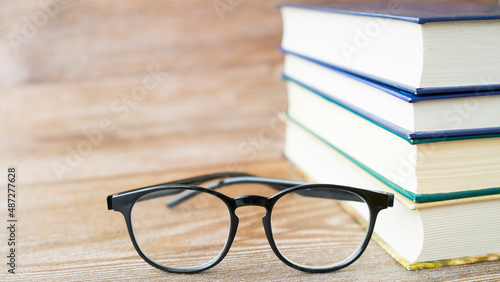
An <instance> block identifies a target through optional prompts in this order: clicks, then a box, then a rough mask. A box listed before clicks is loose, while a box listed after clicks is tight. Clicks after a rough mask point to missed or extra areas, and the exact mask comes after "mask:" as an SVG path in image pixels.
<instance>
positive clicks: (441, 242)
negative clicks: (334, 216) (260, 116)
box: [285, 121, 500, 270]
mask: <svg viewBox="0 0 500 282" xmlns="http://www.w3.org/2000/svg"><path fill="white" fill-rule="evenodd" d="M285 155H286V157H287V158H288V159H289V160H290V161H291V162H292V163H293V164H295V165H296V166H297V167H298V168H299V169H300V171H302V172H303V173H304V174H305V175H306V176H307V177H308V178H310V180H313V181H316V182H320V183H335V184H340V185H347V186H353V187H359V188H363V189H368V190H384V191H390V192H392V193H394V195H395V201H394V207H393V208H391V209H388V210H384V211H383V212H381V213H380V214H379V216H378V218H377V223H376V225H375V231H374V232H375V235H374V238H375V240H376V241H377V242H378V243H379V244H381V246H382V247H383V248H384V249H385V250H386V251H388V253H389V254H390V255H391V256H393V257H394V258H395V259H396V260H397V261H398V262H400V263H401V264H402V265H404V266H405V267H406V268H407V269H410V270H414V269H421V268H432V267H439V266H446V265H457V264H464V263H472V262H479V261H486V260H498V259H500V236H498V234H499V232H500V224H498V223H499V222H500V195H499V194H495V195H489V196H480V197H469V198H464V199H460V200H447V201H438V202H430V203H420V204H419V203H414V202H411V201H409V200H408V199H406V198H405V197H404V196H402V195H401V194H399V193H398V192H397V191H394V190H392V189H391V188H390V187H389V186H387V185H385V184H384V183H382V182H380V181H379V180H378V179H376V178H375V177H373V176H372V175H370V174H369V173H366V171H364V170H362V169H360V168H359V167H358V166H357V165H356V164H355V163H353V162H352V161H351V160H350V159H348V158H346V157H345V156H344V155H342V154H340V153H339V152H338V151H337V150H335V149H334V147H332V146H331V145H330V144H328V143H326V142H325V141H324V140H321V139H319V138H317V137H316V136H314V135H312V134H311V133H310V132H308V131H306V130H305V129H304V128H302V127H300V126H298V125H297V124H295V123H294V122H293V121H287V130H286V143H285ZM350 212H354V214H356V216H357V217H358V218H360V219H361V221H363V219H364V220H366V217H367V215H366V214H362V213H361V214H360V213H359V211H357V210H356V209H355V207H354V206H353V207H351V209H350Z"/></svg>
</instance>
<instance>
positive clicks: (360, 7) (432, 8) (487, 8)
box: [279, 1, 500, 24]
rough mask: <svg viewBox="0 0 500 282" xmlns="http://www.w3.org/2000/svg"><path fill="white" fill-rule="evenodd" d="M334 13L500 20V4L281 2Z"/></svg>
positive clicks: (417, 19)
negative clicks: (311, 3) (313, 3)
mask: <svg viewBox="0 0 500 282" xmlns="http://www.w3.org/2000/svg"><path fill="white" fill-rule="evenodd" d="M284 6H291V7H299V8H302V9H311V10H320V11H325V12H331V13H340V14H349V15H360V16H369V17H380V18H389V19H396V20H403V21H409V22H414V23H418V24H424V23H430V22H449V21H470V20H491V19H500V6H498V5H487V4H479V3H464V2H460V3H422V2H420V3H418V2H417V3H405V2H399V1H390V2H373V3H370V2H364V3H355V2H333V3H329V4H318V5H314V6H309V5H300V4H280V5H279V7H284Z"/></svg>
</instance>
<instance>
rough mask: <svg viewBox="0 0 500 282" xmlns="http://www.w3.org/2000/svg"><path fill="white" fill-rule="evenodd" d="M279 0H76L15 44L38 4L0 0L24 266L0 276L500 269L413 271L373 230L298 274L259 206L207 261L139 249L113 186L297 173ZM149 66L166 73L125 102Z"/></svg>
mask: <svg viewBox="0 0 500 282" xmlns="http://www.w3.org/2000/svg"><path fill="white" fill-rule="evenodd" d="M222 1H223V0H222ZM61 2H63V1H61ZM225 2H227V1H225ZM236 2H237V1H233V3H236ZM277 2H278V1H241V2H239V3H240V4H238V5H236V6H235V7H233V8H234V9H232V10H231V11H229V12H227V13H225V14H224V17H223V18H222V19H221V18H220V17H219V16H218V14H217V12H216V11H215V9H214V7H213V3H214V2H213V1H194V0H193V1H180V0H172V1H159V0H146V1H140V2H138V1H117V0H111V1H104V2H103V1H69V2H67V3H66V4H64V5H62V6H61V7H60V10H59V11H58V12H57V13H55V14H54V15H53V16H50V18H49V19H48V21H47V23H46V24H43V25H40V26H38V27H37V31H36V32H35V34H34V35H33V37H30V38H27V39H26V38H25V40H24V41H23V42H22V44H20V45H19V46H17V47H15V48H14V46H13V45H12V42H11V41H10V39H9V37H8V35H9V34H11V32H14V33H19V32H21V30H22V28H23V25H24V24H25V21H26V20H28V21H33V16H35V15H37V13H39V12H41V11H44V10H43V8H42V7H41V6H40V4H39V2H38V1H35V0H30V1H22V2H19V1H2V2H1V3H0V34H1V35H2V37H0V62H1V63H0V97H1V99H2V102H1V103H0V119H1V121H2V122H1V123H0V136H1V137H2V138H1V139H0V155H1V158H0V170H4V171H5V170H6V168H7V167H8V166H11V165H14V166H16V167H17V169H18V172H19V173H18V190H17V191H18V196H19V198H18V209H17V216H18V219H19V222H18V224H19V229H18V233H17V236H18V237H17V238H18V243H19V244H18V253H17V255H18V268H17V270H18V274H17V275H9V276H7V274H6V273H7V272H6V266H5V263H4V262H5V261H4V260H0V262H2V264H1V265H3V266H2V267H1V269H0V271H1V274H0V280H2V281H4V280H9V281H10V280H12V281H38V280H40V281H60V280H71V281H74V280H98V281H99V280H118V279H120V280H139V279H141V280H142V279H148V280H149V279H151V280H160V279H165V280H292V281H294V280H305V279H307V280H325V279H327V280H379V281H380V280H406V281H417V280H453V279H462V280H463V281H475V280H483V279H484V280H488V279H489V280H495V279H496V280H498V279H500V277H499V275H500V274H499V273H500V264H499V263H498V262H488V263H481V264H476V265H465V266H459V267H447V268H441V269H431V270H422V271H414V272H409V271H406V270H405V269H403V267H401V266H400V265H398V264H397V263H396V262H395V261H394V260H393V259H392V258H391V257H390V256H389V255H387V254H386V253H385V252H384V251H383V250H382V249H381V248H379V247H378V246H377V245H376V244H374V243H371V244H370V246H369V247H368V249H367V251H366V253H365V254H364V255H363V256H362V257H361V258H360V259H359V261H357V262H356V263H355V264H353V265H352V266H349V267H348V268H346V269H344V270H342V271H340V272H336V273H331V274H313V275H311V274H306V273H302V272H299V271H296V270H293V269H291V268H290V267H288V266H286V265H284V264H283V263H282V262H281V261H279V260H278V259H277V258H276V257H275V255H274V253H273V252H272V250H271V249H270V248H269V246H268V243H267V240H266V238H265V235H264V231H263V229H262V222H261V218H260V217H261V216H262V215H263V210H262V209H261V208H256V207H245V208H242V209H241V210H238V213H237V214H238V216H239V217H240V226H239V231H238V234H237V235H236V240H235V242H234V243H233V246H232V248H231V251H230V252H229V254H228V255H227V256H226V258H225V259H224V260H223V261H222V262H221V263H220V264H219V265H218V266H217V267H215V268H213V269H211V270H209V271H206V272H203V273H200V274H196V275H172V274H168V273H164V272H161V271H158V270H156V269H154V268H152V267H150V266H149V265H148V264H146V263H145V262H144V261H143V260H142V259H141V258H140V257H139V256H138V255H137V253H136V252H135V250H134V249H133V246H132V244H131V242H130V239H129V238H128V234H127V231H126V228H125V223H124V221H123V218H122V217H121V215H120V214H118V213H115V212H110V211H108V210H107V209H106V203H105V198H106V196H107V195H108V194H112V193H116V192H120V191H123V190H127V189H131V188H135V187H140V186H145V185H148V184H154V183H159V182H164V181H167V180H172V179H178V178H182V177H188V176H193V175H197V174H201V173H208V172H216V171H227V170H240V171H248V172H251V173H255V174H258V175H261V176H269V177H281V178H290V179H300V176H299V175H297V173H296V172H295V171H294V169H293V168H292V167H291V166H290V165H289V163H288V162H287V161H286V160H284V159H283V158H282V156H281V155H282V149H283V142H284V127H283V125H282V124H280V123H279V121H278V120H277V118H276V112H278V111H281V110H283V109H285V108H286V106H287V105H286V92H285V85H284V83H283V82H282V81H281V80H280V72H281V69H282V60H283V59H282V55H281V54H280V53H279V51H278V50H277V47H278V46H279V42H280V40H281V32H282V31H281V19H280V15H279V11H278V10H277V9H276V8H275V4H276V3H277ZM295 2H302V3H306V2H307V3H311V2H324V1H295ZM477 2H490V3H493V2H496V1H486V0H485V1H477ZM47 3H54V2H50V1H47ZM40 19H42V18H40ZM40 19H38V20H40ZM42 20H43V19H42ZM148 69H149V70H148ZM151 69H153V70H156V73H157V74H161V81H160V82H158V83H157V85H156V86H155V87H148V89H147V91H146V92H145V94H144V96H141V97H142V98H141V99H138V100H137V99H136V100H133V99H132V100H131V98H130V97H132V96H131V95H132V94H133V93H134V92H133V91H134V90H137V89H138V88H137V87H145V84H144V80H145V79H148V76H150V75H151ZM153 73H154V71H153ZM149 82H151V81H150V80H149ZM146 86H147V85H146ZM150 86H151V85H150ZM106 122H107V126H104V127H103V126H102V124H103V123H106ZM103 128H105V129H107V130H103ZM89 136H90V137H89ZM75 152H76V153H75ZM61 167H63V169H62V170H61ZM58 169H59V170H58ZM58 171H59V173H58ZM4 173H6V171H5V172H4ZM1 183H6V182H5V181H4V182H1ZM1 185H4V184H1ZM272 192H273V191H272V190H269V189H268V190H265V189H261V188H253V187H251V188H249V189H248V190H245V191H240V190H238V191H236V190H228V191H227V193H228V195H230V196H233V197H234V196H237V195H241V194H245V193H248V194H256V193H257V194H262V195H268V196H269V195H271V194H272ZM1 194H2V195H1V196H0V199H1V201H0V210H1V211H2V212H1V213H0V216H1V217H2V218H3V219H5V218H6V217H7V214H6V208H5V207H6V193H1ZM4 224H5V222H4ZM1 230H2V231H1V232H0V234H1V238H3V239H0V240H2V242H0V246H1V248H0V253H1V256H2V257H4V255H5V254H6V253H7V249H6V248H7V245H6V243H5V241H3V240H6V239H5V238H7V234H6V228H4V227H2V228H1Z"/></svg>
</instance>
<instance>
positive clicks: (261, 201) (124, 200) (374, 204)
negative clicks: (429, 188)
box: [107, 172, 394, 273]
mask: <svg viewBox="0 0 500 282" xmlns="http://www.w3.org/2000/svg"><path fill="white" fill-rule="evenodd" d="M220 178H224V179H223V180H221V181H218V182H214V183H210V184H209V185H208V186H207V187H198V186H197V185H200V184H202V183H205V182H208V181H211V180H215V179H220ZM241 183H254V184H264V185H268V186H271V187H273V188H275V189H278V190H281V191H280V192H278V193H276V194H274V195H273V196H271V197H263V196H257V195H244V196H239V197H236V198H231V197H228V196H226V195H224V194H222V193H220V192H217V191H215V189H217V188H220V187H225V186H228V185H233V184H241ZM315 187H317V188H334V189H336V190H338V191H347V192H348V193H345V194H343V195H336V196H335V198H336V199H348V198H349V195H352V194H354V195H356V196H358V197H359V198H361V199H362V200H363V201H364V202H365V203H366V204H367V206H368V208H369V211H370V220H369V224H368V226H367V232H366V235H365V239H364V241H363V243H362V244H361V245H360V247H359V248H358V249H357V250H356V252H354V253H353V254H352V255H351V256H350V257H349V258H347V259H345V260H344V261H342V262H340V263H338V264H335V265H334V266H331V267H318V268H312V267H305V266H301V265H297V264H294V263H292V262H290V261H289V260H287V259H286V258H285V257H284V256H283V255H282V254H281V252H280V251H279V249H278V247H277V246H276V244H275V241H274V237H273V233H272V227H271V215H272V209H273V207H274V205H275V204H276V202H277V201H278V200H279V199H280V198H281V197H283V196H285V195H287V194H289V193H291V192H297V193H298V194H300V192H301V191H300V190H304V189H311V188H315ZM175 190H189V191H192V192H187V194H184V195H182V194H180V195H178V196H177V197H176V198H174V199H172V201H170V202H168V203H166V206H168V207H173V206H175V205H177V204H180V203H181V202H182V201H184V200H187V199H188V198H190V197H192V196H195V195H196V194H198V193H199V192H203V193H208V194H211V195H213V196H215V197H217V198H219V199H220V200H221V201H223V202H224V203H225V204H226V206H227V208H228V210H229V215H230V228H229V234H228V238H227V241H226V244H225V245H224V248H223V249H222V251H221V252H220V253H219V254H218V256H217V257H215V258H214V259H212V260H211V261H209V262H207V263H205V264H202V265H200V266H198V267H193V268H169V267H165V266H163V265H160V264H157V263H156V262H154V261H153V260H151V259H149V258H148V257H147V256H146V255H145V254H144V253H143V252H142V250H141V248H140V247H139V245H138V243H137V241H136V239H135V235H134V232H133V226H132V220H131V213H132V208H133V206H134V204H135V203H136V202H137V201H138V200H139V199H140V198H141V197H143V196H144V195H147V194H149V193H153V192H155V195H156V196H154V198H156V197H163V196H165V195H171V194H177V193H178V192H177V193H173V192H175ZM160 191H165V193H158V192H160ZM308 191H314V190H308ZM185 193H186V192H185ZM307 193H308V192H305V194H304V195H305V196H312V197H324V196H323V195H320V194H318V193H316V194H314V193H313V194H314V195H313V194H310V195H308V194H307ZM326 197H330V198H331V197H332V196H331V195H327V196H326ZM346 197H347V198H346ZM148 199H150V198H148ZM350 200H356V199H353V198H350ZM357 201H359V199H357ZM393 202H394V195H393V194H392V193H386V192H375V191H369V190H363V189H360V188H354V187H348V186H342V185H334V184H316V183H307V182H299V181H291V180H284V179H275V178H263V177H257V176H253V175H251V174H247V173H239V172H224V173H214V174H207V175H202V176H198V177H192V178H186V179H181V180H177V181H172V182H166V183H161V184H157V185H152V186H147V187H142V188H138V189H134V190H129V191H125V192H121V193H119V194H114V195H109V196H108V197H107V204H108V210H114V211H118V212H120V213H122V214H123V216H124V218H125V222H126V224H127V229H128V233H129V235H130V238H131V240H132V244H133V245H134V248H135V249H136V251H137V253H139V255H140V256H141V257H142V259H144V260H145V261H146V262H147V263H149V264H150V265H152V266H154V267H156V268H158V269H161V270H164V271H167V272H172V273H197V272H200V271H203V270H207V269H209V268H211V267H214V266H215V265H217V264H218V263H219V262H221V261H222V260H223V259H224V257H225V256H226V255H227V253H228V252H229V249H230V247H231V245H232V243H233V241H234V238H235V236H236V232H237V229H238V223H239V218H238V217H237V216H236V209H237V208H239V207H244V206H261V207H264V208H265V209H266V214H265V215H264V217H263V218H262V222H263V225H264V230H265V233H266V237H267V240H268V242H269V245H270V246H271V249H272V250H273V252H274V253H275V255H276V256H277V257H278V258H279V259H280V260H281V261H282V262H283V263H285V264H286V265H288V266H290V267H293V268H295V269H298V270H301V271H305V272H313V273H321V272H332V271H335V270H338V269H341V268H344V267H346V266H348V265H350V264H352V263H353V262H354V261H356V260H357V259H358V258H359V257H360V256H361V255H362V254H363V252H364V251H365V249H366V247H367V246H368V243H369V241H370V238H371V236H372V233H373V229H374V227H375V221H376V219H377V215H378V213H379V212H380V211H381V210H383V209H386V208H388V207H392V205H393Z"/></svg>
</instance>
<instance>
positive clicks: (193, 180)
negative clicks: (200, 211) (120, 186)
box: [126, 172, 253, 202]
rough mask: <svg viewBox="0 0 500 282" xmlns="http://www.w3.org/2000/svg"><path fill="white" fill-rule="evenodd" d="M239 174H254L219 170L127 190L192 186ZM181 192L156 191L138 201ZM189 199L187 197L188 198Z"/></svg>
mask: <svg viewBox="0 0 500 282" xmlns="http://www.w3.org/2000/svg"><path fill="white" fill-rule="evenodd" d="M238 176H253V175H252V174H249V173H244V172H219V173H212V174H205V175H200V176H195V177H190V178H185V179H180V180H175V181H169V182H164V183H159V184H155V185H151V186H147V187H141V188H137V189H134V190H130V191H126V192H127V193H128V192H133V191H135V190H142V189H145V188H150V187H158V186H164V185H172V184H177V185H190V186H198V185H200V184H202V183H205V182H208V181H210V180H214V179H219V178H227V177H229V178H230V177H238ZM177 193H179V192H178V191H171V190H169V191H163V192H156V193H153V194H151V195H145V196H143V197H141V198H140V199H139V200H137V201H138V202H142V201H147V200H152V199H156V198H160V197H165V196H168V195H172V194H177ZM186 199H187V198H186Z"/></svg>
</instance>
